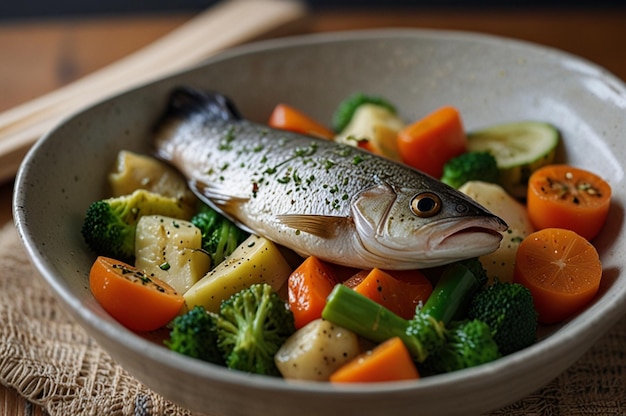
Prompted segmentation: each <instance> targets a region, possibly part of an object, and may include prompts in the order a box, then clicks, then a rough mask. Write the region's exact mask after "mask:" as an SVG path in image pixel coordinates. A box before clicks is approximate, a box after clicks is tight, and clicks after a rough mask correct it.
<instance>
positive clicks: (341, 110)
mask: <svg viewBox="0 0 626 416" xmlns="http://www.w3.org/2000/svg"><path fill="white" fill-rule="evenodd" d="M365 104H374V105H376V106H378V107H383V108H385V109H387V111H389V112H390V113H392V114H396V113H397V111H396V108H395V106H394V105H393V104H391V102H389V101H388V100H387V99H385V98H383V97H378V96H375V95H368V94H364V93H361V92H357V93H355V94H352V95H350V96H348V97H347V98H345V99H344V100H343V101H342V102H340V103H339V105H338V106H337V109H336V110H335V113H334V114H333V129H334V130H335V132H337V133H339V132H341V131H342V130H344V129H345V128H346V127H347V126H348V124H350V121H352V117H353V116H354V113H355V112H356V111H357V109H358V108H359V107H361V106H362V105H365Z"/></svg>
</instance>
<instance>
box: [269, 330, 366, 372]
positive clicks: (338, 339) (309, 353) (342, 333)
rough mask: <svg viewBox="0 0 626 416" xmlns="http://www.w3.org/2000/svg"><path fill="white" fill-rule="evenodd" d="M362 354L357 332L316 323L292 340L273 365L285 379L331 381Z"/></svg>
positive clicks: (292, 337)
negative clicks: (337, 371) (333, 376)
mask: <svg viewBox="0 0 626 416" xmlns="http://www.w3.org/2000/svg"><path fill="white" fill-rule="evenodd" d="M360 353H361V348H360V344H359V339H358V337H357V335H356V334H355V333H354V332H352V331H349V330H347V329H345V328H342V327H340V326H337V325H335V324H333V323H330V322H328V321H326V320H324V319H316V320H314V321H311V322H309V323H308V324H307V325H305V326H303V327H302V328H300V329H299V330H298V331H296V332H295V333H294V334H293V335H292V336H291V337H289V339H287V341H286V342H285V343H284V344H283V345H282V346H281V348H280V349H279V350H278V352H277V353H276V355H275V356H274V361H275V362H276V366H277V367H278V370H279V371H280V373H281V375H282V376H283V377H284V378H286V379H292V380H310V381H328V379H329V377H330V375H331V374H332V373H333V372H334V371H335V370H336V369H338V368H339V367H341V366H342V365H344V364H345V363H347V362H348V361H350V360H352V359H353V358H355V357H356V356H358V355H359V354H360Z"/></svg>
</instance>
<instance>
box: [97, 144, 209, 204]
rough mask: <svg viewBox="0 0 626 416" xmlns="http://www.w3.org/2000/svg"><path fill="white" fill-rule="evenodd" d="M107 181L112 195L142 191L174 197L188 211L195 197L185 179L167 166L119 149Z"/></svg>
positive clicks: (153, 159) (150, 158)
mask: <svg viewBox="0 0 626 416" xmlns="http://www.w3.org/2000/svg"><path fill="white" fill-rule="evenodd" d="M108 179H109V185H110V186H111V192H112V194H113V196H121V195H127V194H131V193H133V192H134V191H135V190H137V189H146V190H148V191H151V192H154V193H157V194H161V195H163V196H169V197H172V198H176V199H177V200H179V201H181V202H182V203H183V204H185V205H186V206H188V207H189V209H190V210H192V211H193V210H195V207H196V205H197V198H196V196H195V195H194V194H193V192H191V190H190V189H189V188H188V187H187V181H186V180H185V178H184V177H183V176H182V175H181V174H180V173H179V172H178V171H176V170H175V169H174V168H172V167H171V166H169V165H167V164H166V163H164V162H162V161H160V160H157V159H155V158H153V157H150V156H146V155H142V154H137V153H134V152H131V151H128V150H121V151H120V152H119V153H118V155H117V164H116V165H115V169H114V170H113V171H112V172H111V173H110V174H109V178H108Z"/></svg>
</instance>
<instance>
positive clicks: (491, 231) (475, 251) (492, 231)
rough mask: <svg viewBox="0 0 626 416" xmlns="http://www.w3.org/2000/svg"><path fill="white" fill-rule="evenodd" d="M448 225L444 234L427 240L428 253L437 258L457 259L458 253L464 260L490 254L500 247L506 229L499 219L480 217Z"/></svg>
mask: <svg viewBox="0 0 626 416" xmlns="http://www.w3.org/2000/svg"><path fill="white" fill-rule="evenodd" d="M449 225H450V227H449V228H448V229H447V230H446V232H444V233H440V234H435V235H433V236H432V238H431V239H429V244H428V245H429V247H430V251H431V252H432V253H436V256H437V257H439V258H451V259H458V258H459V254H460V253H462V254H463V257H465V258H470V257H479V256H482V255H485V254H489V253H492V252H494V251H496V250H497V249H498V248H499V247H500V242H501V241H502V237H503V235H502V232H504V231H506V229H507V228H508V226H507V225H506V223H505V222H504V221H503V220H502V219H500V218H499V217H490V218H484V217H480V218H475V219H472V220H470V221H467V220H466V221H464V222H462V223H459V222H457V223H456V224H455V223H454V222H451V223H450V224H449ZM439 227H441V224H439Z"/></svg>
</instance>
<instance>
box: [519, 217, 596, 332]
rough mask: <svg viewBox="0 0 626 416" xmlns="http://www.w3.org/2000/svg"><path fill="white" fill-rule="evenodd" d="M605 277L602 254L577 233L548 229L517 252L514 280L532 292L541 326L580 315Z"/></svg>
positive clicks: (539, 232)
mask: <svg viewBox="0 0 626 416" xmlns="http://www.w3.org/2000/svg"><path fill="white" fill-rule="evenodd" d="M601 277H602V264H601V262H600V257H599V256H598V252H597V251H596V249H595V247H594V246H593V245H592V244H591V243H590V242H589V241H587V240H586V239H585V238H584V237H582V236H580V235H579V234H576V233H575V232H574V231H570V230H565V229H561V228H545V229H543V230H539V231H536V232H534V233H532V234H531V235H529V236H528V237H526V238H525V239H524V240H523V241H522V243H521V244H520V245H519V247H518V249H517V259H516V262H515V274H514V277H513V281H514V282H517V283H521V284H522V285H524V286H526V287H527V288H528V289H529V290H530V292H531V293H532V295H533V300H534V303H535V309H537V313H538V314H539V315H538V320H539V322H541V323H544V324H552V323H557V322H560V321H563V320H564V319H567V318H569V317H571V316H572V315H573V314H575V313H577V312H579V311H580V310H581V309H582V308H583V307H584V306H585V305H587V304H588V303H589V302H590V301H591V299H593V297H594V296H595V295H596V293H597V292H598V289H599V287H600V280H601Z"/></svg>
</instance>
